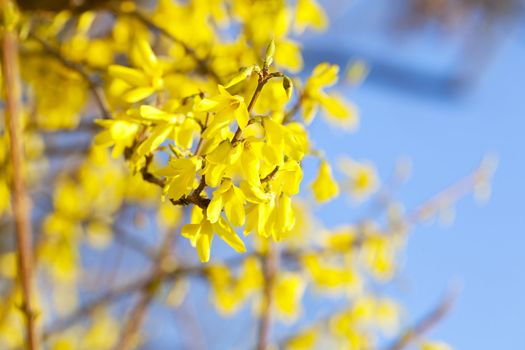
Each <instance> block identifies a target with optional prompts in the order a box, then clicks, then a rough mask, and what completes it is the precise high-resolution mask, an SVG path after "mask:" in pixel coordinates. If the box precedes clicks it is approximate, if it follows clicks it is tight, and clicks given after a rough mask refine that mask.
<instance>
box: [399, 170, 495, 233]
mask: <svg viewBox="0 0 525 350" xmlns="http://www.w3.org/2000/svg"><path fill="white" fill-rule="evenodd" d="M494 170H495V169H494V168H493V164H492V163H491V162H490V161H488V162H487V161H486V160H485V161H484V162H482V163H481V165H480V166H479V167H478V168H477V169H476V170H474V171H473V172H472V173H470V174H469V175H467V176H465V177H464V178H462V179H460V180H458V181H457V182H455V183H453V184H452V185H451V186H449V187H447V188H445V189H444V190H443V191H441V192H439V193H438V194H436V195H435V196H434V197H432V198H430V199H429V200H427V201H425V202H423V203H422V204H420V205H419V206H418V207H416V209H415V210H413V211H412V212H410V213H409V214H408V215H407V216H406V218H405V221H404V223H405V224H406V225H409V226H410V225H413V224H415V223H417V222H419V221H421V220H423V219H425V218H426V217H428V216H430V215H432V214H435V213H436V211H438V210H440V209H441V208H442V207H443V206H446V205H450V204H451V203H454V202H456V201H458V200H459V199H460V198H461V197H464V196H465V195H467V194H469V193H471V192H472V190H473V189H474V188H475V186H476V185H477V184H478V183H479V182H481V181H488V180H489V179H490V177H491V176H492V174H493V172H494Z"/></svg>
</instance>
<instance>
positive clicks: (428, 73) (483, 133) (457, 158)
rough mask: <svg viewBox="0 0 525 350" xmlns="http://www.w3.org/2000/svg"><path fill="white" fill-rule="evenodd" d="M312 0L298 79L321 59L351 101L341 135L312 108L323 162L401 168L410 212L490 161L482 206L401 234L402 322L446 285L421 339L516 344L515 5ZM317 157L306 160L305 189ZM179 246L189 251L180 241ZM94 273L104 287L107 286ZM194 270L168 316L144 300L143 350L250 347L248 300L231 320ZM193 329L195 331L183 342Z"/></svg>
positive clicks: (467, 202)
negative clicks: (441, 314) (447, 299)
mask: <svg viewBox="0 0 525 350" xmlns="http://www.w3.org/2000/svg"><path fill="white" fill-rule="evenodd" d="M22 2H24V1H21V3H22ZM58 2H60V3H62V2H63V1H58ZM94 2H96V3H98V2H99V1H94ZM100 2H104V1H100ZM147 2H148V1H145V3H147ZM319 2H320V3H321V5H322V6H323V7H324V8H325V10H326V12H327V15H328V18H329V20H330V24H329V26H328V29H327V31H325V32H323V33H313V32H308V31H307V32H306V33H304V34H302V35H300V36H297V38H295V39H296V40H298V41H299V42H301V44H302V46H303V49H304V51H303V52H304V59H305V67H304V71H303V74H304V77H307V76H308V75H309V74H310V72H311V71H312V69H313V68H314V67H315V66H316V65H317V64H318V63H320V62H323V61H327V62H330V63H334V64H338V65H340V66H341V67H342V72H343V76H345V78H343V79H341V81H340V83H339V84H338V86H337V87H336V88H335V90H337V91H340V92H341V93H342V94H343V95H344V96H345V97H346V98H347V99H348V100H350V101H352V102H353V103H354V104H355V105H356V106H357V108H358V109H359V115H360V122H359V124H360V125H359V128H358V130H357V132H355V133H348V132H346V131H343V130H338V129H336V128H334V127H333V126H330V125H328V124H327V123H324V122H323V121H322V120H321V119H320V118H317V119H316V120H315V121H314V123H313V124H312V126H311V128H310V132H311V139H312V140H315V142H316V144H315V148H316V149H322V150H324V151H325V153H326V155H327V157H328V158H329V160H331V161H332V162H333V164H336V163H337V162H338V160H339V159H340V157H341V156H343V155H348V156H350V157H352V158H353V159H355V160H357V161H363V162H365V161H370V162H372V163H373V164H375V166H376V167H377V168H378V171H379V175H380V177H381V179H382V180H383V181H386V182H387V183H388V181H389V179H391V178H392V176H393V173H395V171H396V170H395V169H396V168H399V166H400V164H401V165H402V167H403V168H405V169H408V168H410V169H411V171H410V177H409V179H408V180H407V181H404V182H403V183H402V184H399V185H396V186H393V188H390V193H389V195H390V196H391V197H392V198H395V199H396V200H399V201H400V202H401V203H403V206H404V207H405V208H406V209H405V210H406V211H408V212H410V211H411V210H413V209H414V208H417V207H418V206H419V205H420V204H421V203H423V202H425V201H426V200H428V199H429V198H432V197H433V196H434V195H435V194H436V193H439V192H440V191H442V190H443V189H445V188H447V187H448V186H450V185H451V184H453V183H455V182H456V181H457V180H458V179H461V178H462V177H464V176H466V175H468V174H470V173H471V172H472V171H473V170H474V169H476V167H477V166H478V165H479V163H480V161H481V160H482V159H483V158H484V157H486V156H487V155H490V156H491V159H498V163H499V164H498V170H497V172H496V174H495V176H494V178H493V186H492V194H491V197H490V200H489V201H488V202H486V203H485V204H483V205H480V204H479V202H478V201H476V200H474V199H473V196H467V197H466V198H463V199H462V200H460V201H459V202H458V203H454V206H453V207H450V208H447V210H446V212H444V213H443V215H442V218H441V220H435V222H434V221H431V222H428V224H427V223H423V224H421V225H417V226H416V227H415V228H414V229H413V230H412V231H411V235H410V239H409V240H408V247H407V249H406V251H405V252H404V254H403V256H402V269H401V271H400V273H399V275H398V276H397V277H396V278H395V280H394V282H393V283H392V284H389V285H388V287H387V290H386V292H387V294H389V295H391V296H393V297H394V298H396V299H397V300H399V301H400V303H401V304H402V305H403V306H404V307H405V308H406V317H407V318H408V320H406V322H407V323H408V324H413V323H414V322H416V321H417V320H419V319H421V318H422V317H424V316H425V315H426V314H427V313H428V312H429V311H430V310H432V309H433V308H434V307H435V305H436V304H437V303H438V301H439V300H440V299H441V297H442V296H443V294H444V293H445V292H446V291H447V290H449V289H450V288H452V289H458V290H459V296H458V298H457V301H456V303H455V304H454V306H453V308H452V310H451V311H450V313H449V314H447V316H446V318H445V319H444V320H442V321H441V322H439V324H438V325H437V326H436V327H434V328H432V330H431V332H430V334H429V336H428V338H429V339H436V340H443V341H446V342H448V343H449V344H450V345H451V346H453V347H454V349H459V350H471V349H475V350H485V349H487V350H489V349H490V350H492V349H524V350H525V332H524V331H523V329H522V320H523V319H524V318H525V297H524V296H525V273H523V271H522V269H523V267H525V252H524V248H523V246H524V245H525V244H524V243H525V237H523V235H524V234H525V230H524V227H525V213H524V209H523V208H524V207H523V204H522V202H521V199H523V198H525V184H524V182H525V164H524V161H525V159H524V158H525V157H524V156H523V155H522V154H523V150H525V138H524V136H523V135H524V133H525V121H524V120H523V118H524V117H525V98H524V93H525V26H524V23H525V21H524V20H525V1H522V0H319ZM25 3H27V4H31V3H35V4H37V2H35V1H25ZM80 3H82V2H81V1H80ZM27 6H28V8H30V6H29V5H27ZM88 131H89V132H88V133H87V135H84V136H82V135H80V136H79V135H73V136H71V135H59V136H60V137H63V138H62V139H61V141H63V142H64V143H66V144H67V143H68V142H70V143H71V144H75V145H77V146H78V145H80V148H82V150H84V149H85V148H87V147H89V145H90V142H91V138H90V137H91V132H92V130H88ZM59 146H60V145H59ZM62 146H63V145H62ZM52 161H53V160H52ZM57 164H58V163H57ZM317 165H318V164H317V162H316V161H313V162H305V180H304V185H303V190H306V189H307V186H308V183H310V182H311V181H312V179H313V178H314V177H315V173H316V171H317ZM52 166H54V167H58V166H57V165H56V164H54V163H53V164H52ZM303 192H307V191H303ZM305 196H308V195H305ZM46 200H49V198H46ZM371 205H373V204H370V203H365V204H364V205H357V204H356V203H352V202H350V201H349V200H348V198H346V197H341V198H338V199H337V200H335V201H333V202H330V203H329V204H326V205H324V206H321V207H319V208H317V214H319V215H318V216H319V217H320V218H322V220H323V224H325V225H326V226H328V227H336V226H338V225H340V224H345V223H349V222H357V221H358V220H359V219H360V218H362V217H363V216H368V214H369V213H370V210H371ZM46 210H47V208H46ZM137 214H138V213H137V212H136V211H135V212H134V211H133V209H130V210H128V211H122V215H123V216H126V217H123V218H118V219H123V221H124V219H126V220H128V221H129V222H131V221H133V220H134V219H133V218H135V217H139V216H138V215H137ZM153 214H154V213H152V212H147V213H146V215H153ZM142 218H143V219H144V217H142ZM146 221H147V220H146ZM137 226H140V225H137ZM144 226H145V225H142V226H141V227H144ZM128 230H129V232H127V233H129V234H130V236H133V235H134V236H137V237H141V238H145V240H144V242H143V241H138V242H135V245H139V246H141V245H143V243H154V242H156V241H157V240H158V238H159V237H158V236H156V235H155V233H156V227H148V226H147V225H146V227H145V228H143V229H142V231H141V230H137V229H136V228H135V231H136V232H133V230H134V228H133V227H129V228H123V231H128ZM146 240H150V241H151V242H146ZM217 241H218V240H217ZM214 244H215V243H214ZM185 247H186V248H188V245H187V244H186V245H185ZM140 248H144V247H143V246H141V247H140ZM214 249H215V248H214ZM86 250H88V251H87V254H83V255H82V258H83V259H84V261H83V263H84V264H85V265H86V266H89V267H94V268H93V270H95V269H100V270H103V269H104V267H106V266H111V264H114V263H115V261H120V260H119V259H120V258H121V256H120V255H119V254H121V252H119V251H118V250H116V249H113V250H111V249H110V250H108V252H109V253H108V254H107V255H105V256H104V258H102V259H101V258H100V255H97V254H95V253H94V254H90V252H89V249H88V248H86ZM182 254H186V255H184V257H188V256H191V257H193V258H195V256H194V255H195V254H194V252H193V251H192V250H191V251H190V250H189V249H187V250H186V251H185V252H182ZM214 254H215V256H214V259H217V261H220V260H221V258H228V257H231V256H232V252H231V250H230V249H229V248H226V246H225V244H222V243H220V242H219V243H217V250H216V252H214ZM188 260H191V259H188ZM147 261H148V259H147V258H145V257H144V256H140V255H137V254H134V253H133V252H132V253H131V254H129V255H128V256H126V259H125V262H122V265H123V266H124V265H125V266H126V271H127V272H129V275H130V276H131V277H135V276H134V274H135V273H137V274H138V272H137V271H141V270H144V266H145V264H146V263H147ZM99 277H100V276H99ZM128 277H129V276H128ZM110 278H111V276H110ZM101 280H104V282H105V283H102V284H104V285H105V284H106V283H107V284H108V285H110V284H112V283H114V282H115V281H114V280H108V278H106V279H98V281H101ZM196 280H197V281H196V282H197V283H192V287H191V290H190V293H189V297H188V298H187V299H186V301H185V302H184V303H183V304H182V306H181V307H180V308H179V309H178V310H177V311H178V312H176V313H175V312H171V311H168V312H166V310H165V308H163V307H162V305H155V304H154V305H152V312H151V314H150V316H149V321H150V322H149V324H148V327H149V328H148V331H150V332H151V334H152V337H151V340H148V343H147V344H145V346H144V349H173V348H177V349H179V348H180V349H185V348H188V344H189V343H190V342H191V348H192V349H206V348H211V349H232V348H233V349H246V348H247V346H248V345H247V344H251V343H253V342H252V341H253V339H254V337H255V328H256V327H255V326H254V325H255V323H254V322H256V320H254V319H253V315H252V310H251V308H250V307H249V306H245V307H243V309H242V310H241V312H239V314H237V315H236V316H234V317H232V318H231V319H225V318H223V317H221V316H219V315H218V314H217V313H216V312H215V311H214V309H213V306H212V305H211V304H207V303H206V302H203V300H207V299H208V292H209V290H208V288H207V286H206V285H205V284H204V283H199V281H198V278H196ZM192 282H193V281H192ZM378 288H381V289H380V291H381V292H383V291H384V289H383V288H384V287H383V286H381V287H378ZM124 299H125V300H123V301H122V302H121V303H118V304H117V307H118V308H120V310H121V311H123V310H126V309H127V306H126V305H128V304H126V303H129V301H130V300H131V298H124ZM128 306H129V305H128ZM340 306H341V305H340V304H338V302H337V300H333V301H327V299H325V298H320V297H319V296H316V295H315V294H314V293H311V292H307V294H306V296H305V305H304V309H305V310H307V312H305V314H304V315H303V316H304V317H302V318H301V321H300V322H298V323H297V324H294V325H293V326H291V327H286V326H281V324H276V325H275V326H274V329H273V330H272V332H274V334H273V337H274V338H275V339H283V338H285V337H287V336H288V335H290V334H293V333H294V330H299V329H301V328H303V327H304V326H305V325H308V324H310V323H312V321H313V320H318V319H322V317H323V316H324V315H327V314H329V313H330V311H331V310H332V311H333V310H337V309H338V307H340ZM208 308H209V312H208ZM203 310H205V311H206V313H205V314H204V313H202V312H203ZM193 334H201V335H206V337H205V338H206V339H200V338H198V337H197V338H198V339H195V338H191V336H192V335H193ZM225 334H227V336H225ZM174 338H176V339H174ZM174 344H176V345H174ZM382 345H383V344H382Z"/></svg>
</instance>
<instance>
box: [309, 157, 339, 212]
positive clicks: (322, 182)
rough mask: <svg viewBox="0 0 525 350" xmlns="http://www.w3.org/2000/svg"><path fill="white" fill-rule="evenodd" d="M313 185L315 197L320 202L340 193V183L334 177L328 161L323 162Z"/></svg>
mask: <svg viewBox="0 0 525 350" xmlns="http://www.w3.org/2000/svg"><path fill="white" fill-rule="evenodd" d="M311 186H312V190H313V193H314V197H315V199H316V200H317V201H318V202H320V203H322V202H326V201H329V200H331V199H332V198H334V197H336V196H337V195H338V194H339V185H338V184H337V182H336V181H335V180H334V178H333V177H332V169H331V167H330V165H329V164H328V162H327V161H322V162H321V165H320V166H319V172H318V173H317V178H316V179H315V181H314V182H313V183H312V185H311Z"/></svg>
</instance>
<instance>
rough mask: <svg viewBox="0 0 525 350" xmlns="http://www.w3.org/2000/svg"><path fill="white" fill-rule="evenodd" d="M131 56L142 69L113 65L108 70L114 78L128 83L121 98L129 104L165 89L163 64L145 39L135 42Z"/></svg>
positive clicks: (138, 39)
mask: <svg viewBox="0 0 525 350" xmlns="http://www.w3.org/2000/svg"><path fill="white" fill-rule="evenodd" d="M131 54H132V57H133V58H134V59H135V61H136V64H137V66H139V67H140V68H130V67H126V66H121V65H111V66H109V69H108V72H109V75H110V76H111V77H112V78H114V79H118V80H120V81H123V82H124V83H126V86H127V88H126V91H125V93H124V94H123V95H122V96H121V98H122V99H123V100H124V101H126V102H128V103H134V102H139V101H141V100H144V99H145V98H148V97H149V96H151V95H153V94H154V93H155V92H157V91H160V90H161V89H162V88H163V87H164V79H163V75H164V69H163V67H162V64H161V62H160V61H159V60H158V58H157V56H155V54H154V53H153V50H152V49H151V47H150V45H149V43H148V42H147V41H146V40H145V39H144V38H137V39H136V40H135V41H134V43H133V46H132V50H131Z"/></svg>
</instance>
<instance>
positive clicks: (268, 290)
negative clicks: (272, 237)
mask: <svg viewBox="0 0 525 350" xmlns="http://www.w3.org/2000/svg"><path fill="white" fill-rule="evenodd" d="M262 262H263V269H264V289H263V307H262V313H261V318H260V319H259V326H258V329H257V332H258V333H257V347H256V348H257V350H266V349H267V348H268V345H269V344H268V340H269V337H270V329H271V325H272V309H273V287H274V284H275V278H276V274H277V269H278V261H277V255H276V253H275V251H274V247H273V245H272V244H271V243H270V244H269V245H268V251H267V253H266V255H264V256H263V257H262Z"/></svg>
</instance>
